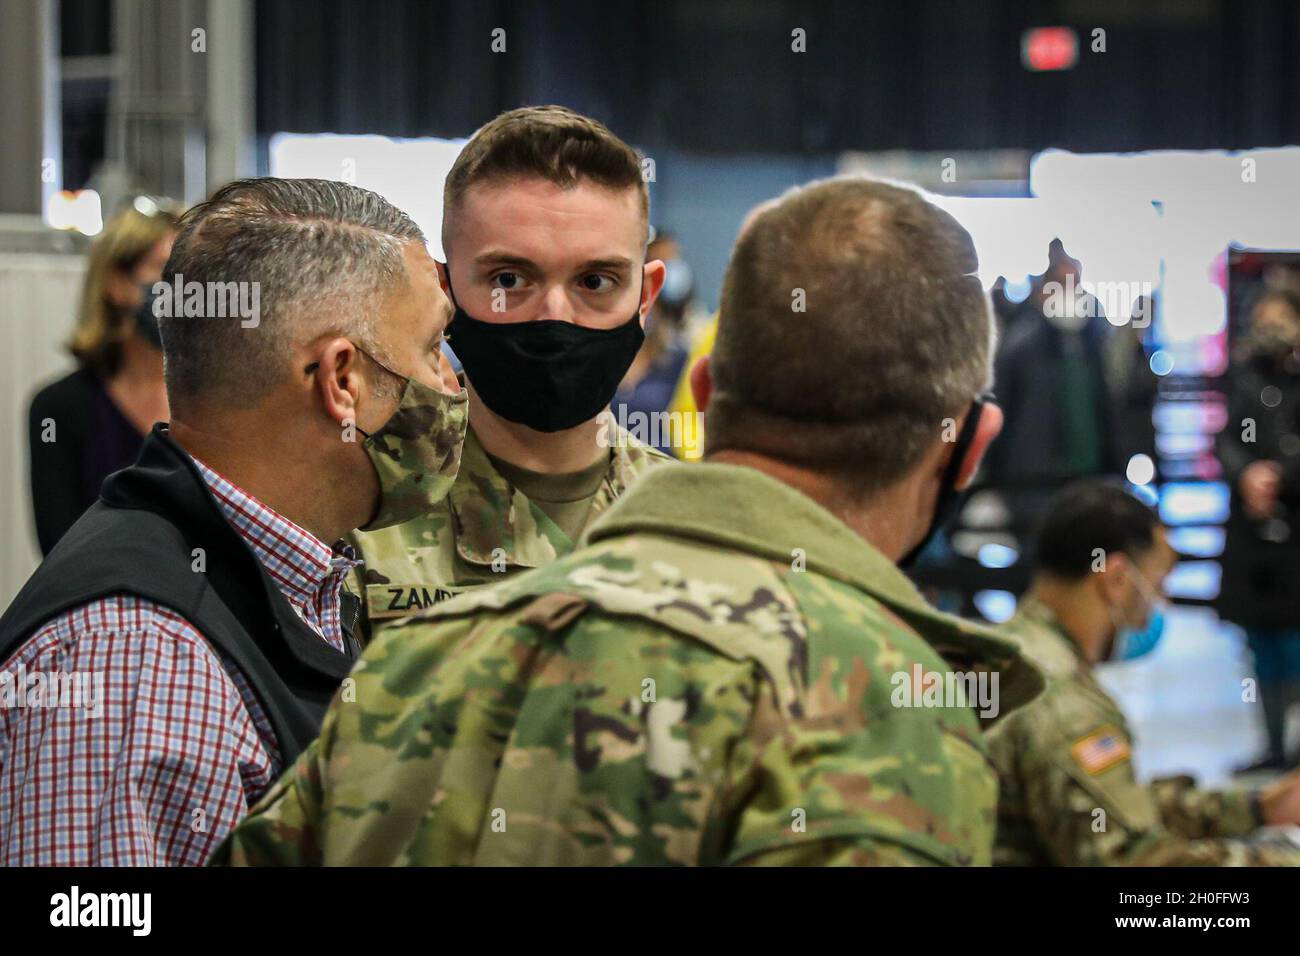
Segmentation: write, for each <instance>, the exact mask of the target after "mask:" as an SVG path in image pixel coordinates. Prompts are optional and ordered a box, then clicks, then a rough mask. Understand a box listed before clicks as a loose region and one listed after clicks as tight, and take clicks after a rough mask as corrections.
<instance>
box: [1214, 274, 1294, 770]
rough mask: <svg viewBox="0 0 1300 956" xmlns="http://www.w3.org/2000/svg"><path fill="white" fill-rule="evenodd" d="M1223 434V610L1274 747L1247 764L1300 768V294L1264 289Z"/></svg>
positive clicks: (1238, 365)
mask: <svg viewBox="0 0 1300 956" xmlns="http://www.w3.org/2000/svg"><path fill="white" fill-rule="evenodd" d="M1227 400H1228V420H1227V424H1226V425H1225V426H1224V428H1223V431H1221V432H1220V433H1219V435H1218V438H1217V440H1216V442H1217V451H1218V455H1219V460H1220V461H1221V462H1222V464H1223V473H1224V479H1225V480H1226V481H1227V482H1228V484H1229V486H1230V487H1231V489H1232V505H1231V513H1230V516H1229V518H1228V525H1227V542H1226V546H1225V548H1224V555H1223V584H1222V587H1221V590H1220V595H1219V608H1220V612H1221V613H1222V614H1223V616H1224V617H1225V618H1227V619H1228V620H1230V621H1233V622H1235V623H1237V624H1239V625H1241V626H1242V627H1243V628H1245V631H1246V638H1247V641H1248V642H1249V644H1250V649H1251V651H1252V652H1253V653H1254V656H1255V670H1256V673H1257V675H1258V678H1259V695H1260V696H1259V699H1260V703H1261V704H1262V706H1263V709H1264V724H1265V728H1266V730H1267V734H1268V750H1267V752H1266V753H1265V754H1264V756H1263V758H1262V759H1261V760H1260V761H1259V762H1258V763H1257V764H1255V765H1254V766H1252V767H1250V768H1247V769H1266V768H1271V769H1276V768H1280V767H1284V766H1294V765H1295V764H1296V761H1297V755H1296V754H1289V755H1288V754H1287V753H1286V752H1285V745H1286V741H1285V734H1286V715H1287V710H1288V709H1289V708H1290V706H1291V705H1292V704H1294V703H1295V702H1296V701H1297V700H1298V699H1300V586H1297V585H1298V584H1300V294H1297V293H1296V292H1294V291H1293V290H1290V289H1275V290H1270V291H1267V292H1265V293H1264V294H1263V295H1261V296H1260V297H1259V299H1258V300H1256V302H1255V305H1254V307H1253V309H1252V310H1251V322H1250V326H1249V330H1248V332H1247V334H1246V336H1245V339H1244V340H1243V341H1242V343H1241V346H1240V348H1238V349H1237V350H1236V352H1235V353H1234V355H1233V362H1232V368H1231V370H1230V374H1229V376H1228V385H1227Z"/></svg>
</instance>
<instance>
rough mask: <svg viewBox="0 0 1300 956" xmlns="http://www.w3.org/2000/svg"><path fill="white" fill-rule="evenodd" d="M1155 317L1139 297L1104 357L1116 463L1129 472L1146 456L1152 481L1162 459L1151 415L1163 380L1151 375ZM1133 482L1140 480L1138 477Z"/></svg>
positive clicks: (1147, 300)
mask: <svg viewBox="0 0 1300 956" xmlns="http://www.w3.org/2000/svg"><path fill="white" fill-rule="evenodd" d="M1154 315H1155V302H1154V300H1153V299H1151V298H1150V297H1148V296H1139V297H1138V299H1137V301H1135V302H1134V303H1133V310H1132V312H1131V313H1130V317H1129V321H1128V322H1127V323H1126V324H1124V325H1121V326H1119V327H1118V328H1112V329H1111V330H1110V332H1109V338H1108V341H1107V343H1106V348H1105V353H1104V356H1103V358H1104V361H1105V366H1104V368H1105V374H1106V386H1107V393H1108V394H1109V396H1110V400H1111V402H1110V413H1111V421H1112V422H1113V424H1114V434H1113V437H1112V441H1113V443H1114V448H1115V460H1116V462H1117V463H1118V464H1119V465H1120V466H1121V467H1122V468H1123V469H1125V471H1127V468H1128V463H1129V461H1130V460H1131V459H1132V458H1133V456H1134V455H1145V456H1147V458H1148V459H1149V460H1150V461H1151V463H1152V465H1153V470H1152V473H1151V474H1152V480H1153V481H1154V480H1155V471H1154V465H1155V463H1156V461H1157V460H1158V457H1159V456H1157V455H1156V426H1155V422H1154V420H1153V419H1152V417H1151V412H1152V409H1153V408H1155V404H1156V398H1157V397H1158V394H1159V390H1160V377H1159V376H1158V375H1156V373H1155V372H1153V371H1151V359H1150V357H1149V356H1148V349H1149V342H1150V338H1151V322H1152V319H1153V317H1154ZM1134 480H1137V478H1136V476H1135V478H1134Z"/></svg>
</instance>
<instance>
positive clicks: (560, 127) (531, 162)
mask: <svg viewBox="0 0 1300 956" xmlns="http://www.w3.org/2000/svg"><path fill="white" fill-rule="evenodd" d="M529 177H539V178H541V179H544V180H546V181H547V182H549V183H554V184H555V185H557V186H559V187H560V188H561V189H570V188H572V187H573V186H576V185H577V184H578V182H579V181H580V180H583V179H587V180H590V181H591V182H594V183H597V184H599V185H601V186H605V187H608V188H610V189H631V188H633V187H635V188H636V189H637V190H638V193H639V195H640V199H641V213H642V215H643V216H644V217H645V219H646V222H647V223H648V222H649V218H650V190H649V187H648V186H647V185H646V181H645V177H644V176H643V175H642V173H641V157H640V155H639V154H638V153H637V151H636V150H634V149H633V148H632V147H631V146H629V145H628V144H627V143H625V142H623V141H622V140H621V139H619V138H618V137H617V136H615V135H614V134H613V133H611V132H610V131H609V129H608V127H606V126H605V125H604V124H603V123H599V122H597V121H596V120H594V119H591V118H589V117H586V116H583V115H582V114H581V113H575V112H574V111H573V110H571V109H568V108H567V107H564V106H525V107H522V108H521V109H517V110H509V111H508V112H505V113H502V114H501V115H500V116H498V117H497V118H496V119H494V120H492V121H491V122H489V123H488V124H486V125H485V126H483V127H482V128H480V129H479V130H478V132H476V133H475V134H474V135H473V137H471V138H470V141H469V142H468V143H466V144H465V148H464V149H463V150H461V152H460V155H459V156H457V157H456V162H455V163H454V164H452V167H451V172H449V173H448V174H447V182H446V185H445V186H444V187H443V201H442V208H443V220H442V243H443V247H444V248H445V247H446V245H447V236H448V228H447V224H448V222H449V220H450V219H451V213H452V212H453V210H455V209H456V208H457V207H458V206H459V205H460V203H461V202H462V201H463V200H464V198H465V193H466V192H467V191H468V190H469V188H470V187H471V186H473V185H475V184H477V183H485V182H491V181H507V180H510V179H520V178H529Z"/></svg>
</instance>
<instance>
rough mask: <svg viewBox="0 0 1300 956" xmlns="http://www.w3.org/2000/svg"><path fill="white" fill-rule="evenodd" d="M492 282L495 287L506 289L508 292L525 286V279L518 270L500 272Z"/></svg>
mask: <svg viewBox="0 0 1300 956" xmlns="http://www.w3.org/2000/svg"><path fill="white" fill-rule="evenodd" d="M490 282H491V285H492V287H493V288H494V289H505V290H506V291H507V292H513V291H515V290H516V289H520V288H522V287H523V284H524V279H523V276H521V275H520V274H519V273H517V272H498V273H497V274H496V275H494V276H493V277H492V279H491V280H490Z"/></svg>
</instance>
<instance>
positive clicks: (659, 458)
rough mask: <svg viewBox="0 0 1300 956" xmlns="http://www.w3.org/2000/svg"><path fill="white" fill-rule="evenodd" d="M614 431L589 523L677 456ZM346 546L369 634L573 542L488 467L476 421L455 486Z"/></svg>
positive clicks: (533, 564) (549, 557)
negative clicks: (416, 512) (425, 507)
mask: <svg viewBox="0 0 1300 956" xmlns="http://www.w3.org/2000/svg"><path fill="white" fill-rule="evenodd" d="M611 430H612V431H613V432H614V434H612V435H611V442H610V444H611V446H612V449H613V455H612V456H611V461H610V466H609V472H608V473H607V474H606V475H605V480H604V482H603V483H602V484H601V487H600V489H599V490H598V491H597V492H596V498H595V500H594V501H593V502H592V506H591V514H590V516H589V517H588V519H587V522H588V525H590V523H591V522H593V521H594V520H595V519H596V518H597V517H598V516H599V515H601V514H603V513H604V512H605V511H606V510H608V508H609V506H610V505H611V504H613V503H614V501H615V500H616V499H617V498H618V497H619V495H621V494H623V492H625V491H626V490H627V489H628V486H629V485H630V484H631V483H632V482H633V481H634V480H635V479H636V477H637V476H638V475H640V474H641V472H643V471H645V470H646V469H647V468H649V467H651V466H652V465H657V464H660V463H663V462H672V461H673V460H674V459H673V458H671V457H670V456H668V455H665V454H664V453H663V452H661V451H659V450H658V449H656V448H652V447H650V446H648V445H644V444H642V443H641V442H639V441H637V440H636V439H635V438H633V437H632V436H631V435H630V434H628V433H627V432H626V431H624V430H623V429H620V428H618V427H617V426H611ZM352 544H353V546H354V547H355V548H356V550H357V554H358V556H360V557H361V559H362V560H363V561H364V562H365V563H364V565H363V567H362V568H360V569H358V570H357V572H355V573H354V574H353V575H352V576H350V577H349V579H348V586H349V588H350V589H351V590H352V591H353V592H355V593H358V594H359V595H360V596H361V598H362V612H363V616H364V617H365V619H366V620H367V621H368V622H369V624H368V626H365V627H364V630H365V631H366V633H367V634H368V635H369V636H373V633H374V631H375V630H377V629H378V626H382V623H383V622H385V621H388V620H392V619H395V618H401V617H406V616H408V615H410V614H414V613H415V612H416V611H420V610H423V609H424V608H426V607H432V606H433V605H434V604H437V603H439V602H440V601H445V600H447V599H448V598H450V597H452V596H453V595H455V594H458V593H460V592H462V591H465V590H469V589H472V588H477V587H482V586H483V585H485V584H491V583H493V582H496V581H500V580H502V578H504V577H507V576H509V575H512V574H517V573H519V572H521V571H526V570H530V569H532V568H540V567H542V566H543V565H546V564H550V563H551V562H552V561H554V560H555V559H556V558H558V557H561V556H562V555H566V554H568V553H569V552H570V551H572V550H573V546H574V542H573V541H570V540H569V538H568V537H567V536H566V535H565V533H564V532H563V531H561V530H560V529H559V528H558V527H557V526H556V525H555V522H553V521H551V519H550V518H548V517H547V516H546V514H545V513H544V512H543V511H542V509H541V508H540V507H539V506H538V505H537V504H535V503H534V502H531V501H529V500H528V498H526V497H525V496H524V494H523V492H521V491H519V490H518V489H517V488H515V487H514V486H512V485H511V484H510V483H509V482H507V481H506V479H505V478H504V477H503V476H502V475H501V474H500V472H498V471H497V470H496V469H495V468H493V467H492V462H491V460H490V459H489V458H488V456H487V454H486V453H485V452H484V451H483V446H482V445H481V444H479V440H478V438H477V437H476V436H475V434H474V428H473V426H472V425H471V426H470V428H469V430H468V431H467V432H466V434H465V446H464V449H463V451H462V452H461V460H460V471H459V472H458V473H457V475H456V481H455V484H453V485H452V487H451V491H450V493H449V494H448V495H447V497H446V498H444V499H443V500H442V502H441V503H440V504H439V505H438V506H437V507H436V508H434V509H433V510H432V511H430V512H429V513H428V514H426V515H424V516H422V517H420V518H417V519H415V520H413V521H408V522H406V523H405V524H400V525H396V526H394V527H391V528H384V529H382V530H379V531H370V532H354V533H353V535H352Z"/></svg>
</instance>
